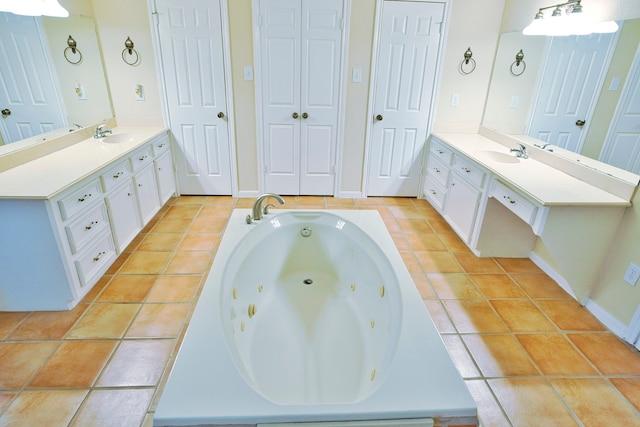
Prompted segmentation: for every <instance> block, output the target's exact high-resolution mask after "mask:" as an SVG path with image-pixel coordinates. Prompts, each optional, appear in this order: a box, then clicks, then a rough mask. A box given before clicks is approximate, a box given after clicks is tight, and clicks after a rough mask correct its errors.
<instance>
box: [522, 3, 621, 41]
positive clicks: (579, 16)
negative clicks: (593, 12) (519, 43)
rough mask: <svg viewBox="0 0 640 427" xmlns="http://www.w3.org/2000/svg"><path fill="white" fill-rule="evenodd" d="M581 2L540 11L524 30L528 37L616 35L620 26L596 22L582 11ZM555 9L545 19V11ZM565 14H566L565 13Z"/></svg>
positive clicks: (553, 6)
mask: <svg viewBox="0 0 640 427" xmlns="http://www.w3.org/2000/svg"><path fill="white" fill-rule="evenodd" d="M580 2H581V0H570V1H568V2H565V3H558V4H555V5H552V6H546V7H541V8H540V9H538V13H536V16H535V18H534V19H533V21H531V23H530V24H529V25H528V26H527V27H526V28H525V29H524V30H522V34H524V35H528V36H541V35H543V36H570V35H588V34H592V33H614V32H616V31H618V24H616V23H615V22H614V21H606V22H594V21H593V20H591V19H589V17H587V16H586V15H585V13H584V12H583V11H582V4H581V3H580ZM547 9H553V12H552V14H551V17H549V18H545V16H544V13H543V11H544V10H547ZM563 12H564V13H563Z"/></svg>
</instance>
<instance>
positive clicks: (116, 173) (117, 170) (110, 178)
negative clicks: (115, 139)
mask: <svg viewBox="0 0 640 427" xmlns="http://www.w3.org/2000/svg"><path fill="white" fill-rule="evenodd" d="M130 177H131V170H130V168H129V162H127V161H126V160H124V161H121V162H120V163H118V164H117V165H116V166H115V167H114V168H111V169H109V170H108V171H107V172H105V173H103V174H102V175H100V181H102V188H103V189H104V192H105V193H107V192H109V190H111V189H112V188H115V187H116V186H117V185H118V184H121V183H122V182H126V181H128V180H129V179H130Z"/></svg>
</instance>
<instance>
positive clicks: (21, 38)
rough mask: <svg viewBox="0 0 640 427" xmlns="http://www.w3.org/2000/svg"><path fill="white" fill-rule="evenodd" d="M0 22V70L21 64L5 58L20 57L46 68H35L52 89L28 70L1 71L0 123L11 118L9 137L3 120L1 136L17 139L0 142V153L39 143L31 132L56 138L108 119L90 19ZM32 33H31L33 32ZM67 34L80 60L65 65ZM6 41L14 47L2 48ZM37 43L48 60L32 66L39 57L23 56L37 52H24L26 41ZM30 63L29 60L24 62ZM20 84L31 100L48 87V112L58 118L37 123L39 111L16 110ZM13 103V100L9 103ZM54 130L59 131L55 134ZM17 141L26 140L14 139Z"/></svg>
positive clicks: (4, 17)
mask: <svg viewBox="0 0 640 427" xmlns="http://www.w3.org/2000/svg"><path fill="white" fill-rule="evenodd" d="M0 22H2V26H3V28H2V32H1V33H0V36H1V37H0V52H1V54H2V57H0V71H2V67H7V66H10V65H11V64H12V63H15V62H20V63H22V60H20V61H17V60H16V59H15V58H13V59H12V58H11V55H22V56H23V58H25V60H24V61H25V62H27V63H32V64H33V66H32V69H38V68H46V70H39V71H38V73H39V72H44V73H45V74H46V75H48V76H49V81H52V83H53V85H54V88H49V87H48V86H49V85H46V84H40V82H37V81H34V80H38V78H37V77H36V73H35V72H31V71H29V70H28V67H23V68H24V69H25V70H26V71H25V72H23V73H16V72H14V71H11V72H3V73H2V74H3V75H4V76H7V77H3V78H2V82H0V83H2V85H3V89H4V91H3V92H2V93H0V103H1V104H2V105H1V108H2V109H5V108H6V109H9V110H10V111H11V116H9V117H4V119H0V120H6V119H8V118H11V119H12V120H14V122H13V123H14V124H13V129H12V131H13V134H11V135H9V133H10V131H9V130H8V129H9V126H8V125H7V123H8V122H6V121H5V122H4V126H2V127H1V128H2V131H3V132H2V134H3V135H4V136H5V139H8V140H12V139H18V140H19V141H16V142H13V143H9V141H7V140H4V143H5V144H4V145H2V144H1V143H0V155H2V154H5V153H8V152H12V151H15V150H17V149H22V148H25V147H26V146H30V145H33V144H37V143H39V142H41V140H42V139H41V138H37V137H36V136H37V135H36V133H37V132H35V131H34V130H33V129H37V130H38V131H39V132H43V133H48V132H53V133H54V134H60V133H64V132H68V131H70V130H71V129H75V128H77V126H76V125H79V126H83V127H84V126H89V125H92V124H94V123H97V122H100V121H102V120H104V119H107V118H110V117H112V116H113V109H112V105H111V99H110V96H109V89H108V83H107V79H106V75H105V72H104V68H103V60H102V54H101V49H100V45H99V42H98V35H97V31H96V25H95V22H94V20H93V18H91V17H87V16H77V15H76V16H73V15H72V16H69V17H68V18H50V17H42V18H34V17H27V16H18V15H13V14H10V13H0ZM5 24H6V25H5ZM26 29H28V30H26ZM34 32H37V34H33V33H34ZM14 34H17V36H14ZM70 35H72V37H73V39H74V40H75V41H76V43H77V49H78V51H79V52H80V53H81V54H82V59H81V60H80V61H79V63H77V64H72V63H71V62H69V61H68V60H67V59H65V55H64V52H65V49H66V48H68V47H69V45H68V37H69V36H70ZM9 40H16V42H15V43H10V44H14V45H15V46H10V45H8V43H9V42H8V41H9ZM39 40H42V49H43V50H44V56H48V58H47V59H48V60H44V61H42V62H38V61H39V58H34V59H31V58H29V55H32V56H34V53H35V52H38V50H37V49H32V50H30V43H31V44H33V43H37V42H38V41H39ZM16 46H17V48H16ZM12 49H13V50H12ZM16 49H20V52H19V53H16ZM40 52H42V50H40ZM67 56H69V57H71V59H72V61H74V62H75V61H78V59H79V58H80V57H79V55H78V54H77V53H76V54H70V55H67ZM31 60H32V61H33V62H30V61H31ZM36 64H45V65H44V66H41V65H36ZM14 70H15V69H14ZM20 86H21V87H22V88H24V87H28V92H27V94H28V96H29V97H33V98H35V96H32V94H34V93H35V94H39V91H40V90H41V91H42V92H43V93H44V92H46V91H47V90H49V89H50V92H51V93H52V94H53V95H52V96H53V98H54V101H55V99H56V98H57V100H58V101H59V102H53V103H52V105H54V110H56V111H57V116H56V117H59V118H58V119H56V120H49V119H46V120H41V119H40V117H39V116H40V115H44V114H45V113H43V112H42V110H37V109H35V110H34V107H28V108H27V107H24V109H26V110H21V107H22V106H21V105H19V104H20V102H19V100H20V98H21V97H24V96H25V95H24V92H23V94H20V93H19V91H20V90H21V88H20ZM16 99H17V100H18V102H14V100H16ZM25 104H26V102H25ZM36 104H37V103H36ZM58 105H59V106H58ZM46 114H49V113H46ZM16 122H17V123H18V124H17V125H16V124H15V123H16ZM24 123H26V124H24ZM30 123H34V125H33V126H30ZM60 127H62V128H63V129H62V130H60V129H59V128H60ZM16 129H17V130H16ZM20 137H22V138H27V139H25V140H20Z"/></svg>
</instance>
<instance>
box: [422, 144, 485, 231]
mask: <svg viewBox="0 0 640 427" xmlns="http://www.w3.org/2000/svg"><path fill="white" fill-rule="evenodd" d="M487 175H488V174H487V171H486V170H484V169H483V168H482V167H480V166H479V165H476V164H474V163H473V162H471V161H470V160H469V159H467V158H465V157H464V156H462V155H461V154H458V153H455V152H453V150H451V149H450V148H448V147H446V146H445V145H444V144H443V143H442V142H440V141H438V140H436V139H433V140H432V143H431V148H430V152H429V160H428V162H427V176H426V179H425V185H424V195H425V197H426V198H427V199H428V200H429V201H430V202H431V203H432V205H433V206H434V207H435V208H436V209H437V210H438V211H439V212H440V214H442V216H443V217H444V218H445V219H446V220H447V221H448V222H449V224H450V225H451V227H452V228H453V229H454V230H455V231H456V232H457V233H458V235H459V236H460V237H461V238H462V239H463V240H464V241H465V242H466V243H469V241H470V239H471V236H472V233H473V229H474V225H475V222H476V216H477V213H478V209H479V208H480V205H481V201H482V196H483V193H484V190H485V187H486V182H487Z"/></svg>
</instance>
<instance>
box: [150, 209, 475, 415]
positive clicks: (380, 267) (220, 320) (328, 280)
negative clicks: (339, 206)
mask: <svg viewBox="0 0 640 427" xmlns="http://www.w3.org/2000/svg"><path fill="white" fill-rule="evenodd" d="M248 213H250V210H249V209H236V210H234V211H233V212H232V214H231V216H230V218H229V223H228V224H227V227H226V229H225V232H224V235H223V238H222V241H221V243H220V246H219V247H218V249H217V252H216V255H215V259H214V261H213V265H212V267H211V270H210V271H209V274H208V276H207V279H206V282H205V284H204V286H203V289H202V292H201V294H200V297H199V300H198V303H197V306H196V308H195V310H194V313H193V316H192V318H191V320H190V322H189V326H188V329H187V332H186V334H185V337H184V339H183V341H182V345H181V347H180V350H179V352H178V355H177V357H176V360H175V363H174V365H173V367H172V371H171V374H170V376H169V378H168V380H167V382H166V385H165V387H164V390H163V391H162V396H161V397H160V400H159V402H158V405H157V408H156V410H155V413H154V419H153V424H154V426H187V425H209V426H234V425H243V426H247V425H249V426H255V425H260V426H262V425H263V424H264V425H269V424H272V423H302V424H296V425H298V426H300V427H304V425H305V424H304V423H318V422H339V423H340V424H338V425H340V426H346V425H350V424H349V423H350V422H352V421H353V422H356V421H357V422H360V423H359V424H357V425H359V426H363V425H367V426H373V425H375V426H400V425H403V426H405V425H406V426H409V425H410V426H412V427H415V426H420V427H424V426H431V425H433V424H432V423H435V425H451V424H457V425H476V424H477V410H476V405H475V402H474V401H473V398H472V397H471V394H470V393H469V391H468V389H467V388H466V385H465V383H464V381H463V380H462V378H461V377H460V374H459V373H458V371H457V370H456V368H455V366H454V364H453V362H452V361H451V358H450V357H449V354H448V352H447V350H446V348H445V346H444V344H443V342H442V339H441V338H440V334H439V333H438V331H437V329H436V327H435V325H434V324H433V322H432V320H431V318H430V317H429V314H428V312H427V310H426V309H425V305H424V302H423V300H422V298H421V297H420V294H419V293H418V291H417V289H416V287H415V285H414V283H413V279H412V277H411V275H410V274H409V272H408V271H407V268H406V267H405V265H404V262H403V259H402V257H401V256H400V253H399V252H398V250H397V249H396V246H395V243H394V241H393V239H392V238H391V236H390V235H389V232H388V231H387V229H386V227H385V223H384V221H383V220H382V218H381V217H380V214H379V213H378V212H377V211H373V210H370V211H367V210H349V211H302V210H290V211H288V210H278V211H277V213H271V214H269V215H266V216H265V217H264V219H263V220H262V221H256V222H254V223H252V224H247V223H246V222H245V217H246V216H247V214H248ZM446 423H449V424H446ZM331 425H332V424H327V427H330V426H331Z"/></svg>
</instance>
